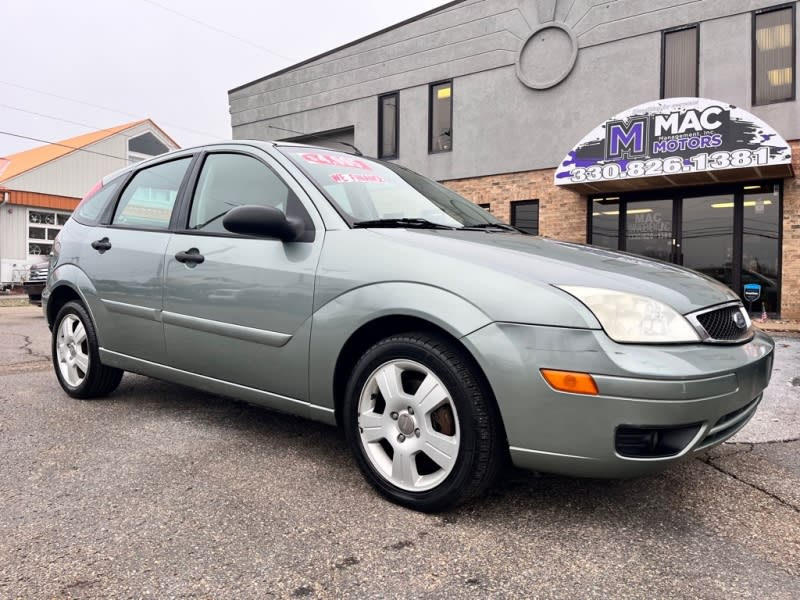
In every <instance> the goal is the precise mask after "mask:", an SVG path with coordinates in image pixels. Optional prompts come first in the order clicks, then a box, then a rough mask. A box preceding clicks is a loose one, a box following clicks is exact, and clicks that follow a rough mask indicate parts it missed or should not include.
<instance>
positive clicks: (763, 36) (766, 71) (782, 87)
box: [753, 6, 795, 104]
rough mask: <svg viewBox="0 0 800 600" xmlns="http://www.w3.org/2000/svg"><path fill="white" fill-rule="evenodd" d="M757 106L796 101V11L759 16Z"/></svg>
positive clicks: (755, 55) (755, 58)
mask: <svg viewBox="0 0 800 600" xmlns="http://www.w3.org/2000/svg"><path fill="white" fill-rule="evenodd" d="M753 18H754V27H753V36H754V39H753V104H769V103H771V102H781V101H784V100H792V99H794V56H795V50H794V46H795V41H794V8H793V7H791V6H790V7H788V8H780V9H778V10H771V11H768V12H761V13H756V14H755V16H754V17H753Z"/></svg>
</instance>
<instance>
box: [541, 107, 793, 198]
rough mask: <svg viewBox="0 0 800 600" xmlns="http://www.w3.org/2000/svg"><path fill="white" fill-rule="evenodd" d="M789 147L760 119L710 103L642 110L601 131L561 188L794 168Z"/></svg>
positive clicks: (579, 151) (580, 149)
mask: <svg viewBox="0 0 800 600" xmlns="http://www.w3.org/2000/svg"><path fill="white" fill-rule="evenodd" d="M791 161H792V154H791V150H790V148H789V145H788V144H787V143H786V141H785V140H784V139H783V138H782V137H781V136H780V135H778V133H777V132H776V131H775V130H774V129H772V128H770V127H769V126H768V125H767V124H766V123H764V122H763V121H762V120H761V119H759V118H758V117H756V116H754V115H752V114H750V113H749V112H747V111H745V110H742V109H740V108H737V107H735V106H731V105H730V104H725V103H724V102H718V101H716V100H708V99H706V98H670V99H666V100H658V101H656V102H649V103H647V104H641V105H639V106H636V107H634V108H631V109H629V110H626V111H625V112H622V113H620V114H618V115H616V116H614V117H613V118H612V119H609V120H608V121H605V122H604V123H602V124H600V125H599V126H598V127H596V128H595V129H594V130H592V131H591V132H590V133H589V135H587V136H586V137H584V138H583V139H582V140H581V141H580V143H579V144H578V145H577V146H575V148H573V149H572V150H571V151H570V152H569V153H568V154H567V156H566V157H565V158H564V160H563V161H562V162H561V164H560V165H559V167H558V169H557V170H556V174H555V183H556V185H569V184H592V183H596V182H603V181H621V180H629V179H637V178H642V177H654V176H667V177H669V176H675V175H681V174H691V173H701V172H713V171H722V170H726V169H741V168H746V167H765V166H769V165H789V164H791Z"/></svg>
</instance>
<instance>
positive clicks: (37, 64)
mask: <svg viewBox="0 0 800 600" xmlns="http://www.w3.org/2000/svg"><path fill="white" fill-rule="evenodd" d="M445 3H446V0H403V1H402V2H388V1H386V0H373V1H369V0H361V1H358V0H336V1H334V2H330V1H325V0H294V1H286V0H280V1H268V0H224V1H220V0H215V1H212V0H0V25H1V30H2V34H1V35H0V65H2V68H0V131H2V132H4V133H0V156H6V155H8V154H12V153H14V152H19V151H20V150H25V149H27V148H31V147H34V146H37V145H41V143H40V142H35V141H31V140H25V139H21V138H15V137H12V136H9V135H7V133H14V134H18V135H22V136H28V137H33V138H38V139H41V140H46V141H58V140H62V139H64V138H68V137H72V136H75V135H80V134H82V133H86V132H88V131H91V130H95V129H103V128H106V127H113V126H114V125H119V124H122V123H127V122H130V121H134V120H137V119H140V118H146V117H150V118H152V119H153V120H154V121H155V122H156V123H157V124H158V125H159V126H160V127H161V128H162V129H164V130H165V131H166V132H167V133H168V134H169V135H171V136H172V137H173V138H174V139H175V140H176V141H177V142H178V143H179V144H180V145H181V146H189V145H193V144H198V143H204V142H208V141H212V140H215V139H224V138H230V137H231V128H230V115H229V114H228V97H227V91H228V90H229V89H231V88H233V87H236V86H238V85H241V84H243V83H247V82H248V81H252V80H254V79H258V78H259V77H263V76H264V75H267V74H269V73H271V72H273V71H276V70H278V69H281V68H283V67H286V66H289V65H291V64H293V63H295V62H299V61H301V60H304V59H306V58H309V57H311V56H314V55H315V54H319V53H321V52H324V51H326V50H329V49H332V48H334V47H336V46H339V45H341V44H345V43H347V42H349V41H352V40H354V39H356V38H359V37H361V36H364V35H367V34H369V33H372V32H374V31H377V30H379V29H382V28H384V27H387V26H389V25H392V24H393V23H397V22H399V21H402V20H404V19H407V18H409V17H412V16H414V15H417V14H419V13H421V12H425V11H426V10H430V9H431V8H434V7H436V6H440V5H442V4H445ZM176 13H180V14H176ZM220 30H221V31H220ZM223 31H224V33H223ZM237 38H238V39H237ZM73 100H78V101H80V102H74V101H73ZM91 105H95V106H91ZM101 107H102V108H101ZM109 109H111V110H109ZM23 111H27V112H23ZM31 113H38V114H31ZM44 115H46V116H44ZM48 117H57V118H58V119H61V120H56V119H54V118H48ZM69 121H72V122H71V123H70V122H69Z"/></svg>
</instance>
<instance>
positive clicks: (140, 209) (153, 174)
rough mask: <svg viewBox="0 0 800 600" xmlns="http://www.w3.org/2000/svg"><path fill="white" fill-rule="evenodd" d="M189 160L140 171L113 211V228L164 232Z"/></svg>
mask: <svg viewBox="0 0 800 600" xmlns="http://www.w3.org/2000/svg"><path fill="white" fill-rule="evenodd" d="M191 160H192V159H191V157H190V156H187V157H186V158H179V159H178V160H173V161H170V162H167V163H161V164H158V165H155V166H153V167H148V168H146V169H142V170H141V171H139V172H138V173H136V175H134V176H133V179H131V181H130V183H129V184H128V187H126V188H125V191H124V192H122V196H121V197H120V199H119V204H117V209H116V211H114V218H113V220H112V221H111V223H112V224H113V225H122V226H125V227H141V228H143V229H167V228H168V227H169V220H170V218H171V217H172V209H173V207H174V206H175V199H176V198H177V197H178V190H179V189H180V187H181V182H182V181H183V177H184V175H185V174H186V169H187V168H188V167H189V163H190V162H191Z"/></svg>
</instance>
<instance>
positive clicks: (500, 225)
mask: <svg viewBox="0 0 800 600" xmlns="http://www.w3.org/2000/svg"><path fill="white" fill-rule="evenodd" d="M492 227H493V228H495V229H502V230H503V231H514V232H516V233H520V230H519V229H517V228H516V227H513V226H511V225H506V224H505V223H475V224H474V225H464V227H462V229H490V228H492Z"/></svg>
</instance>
